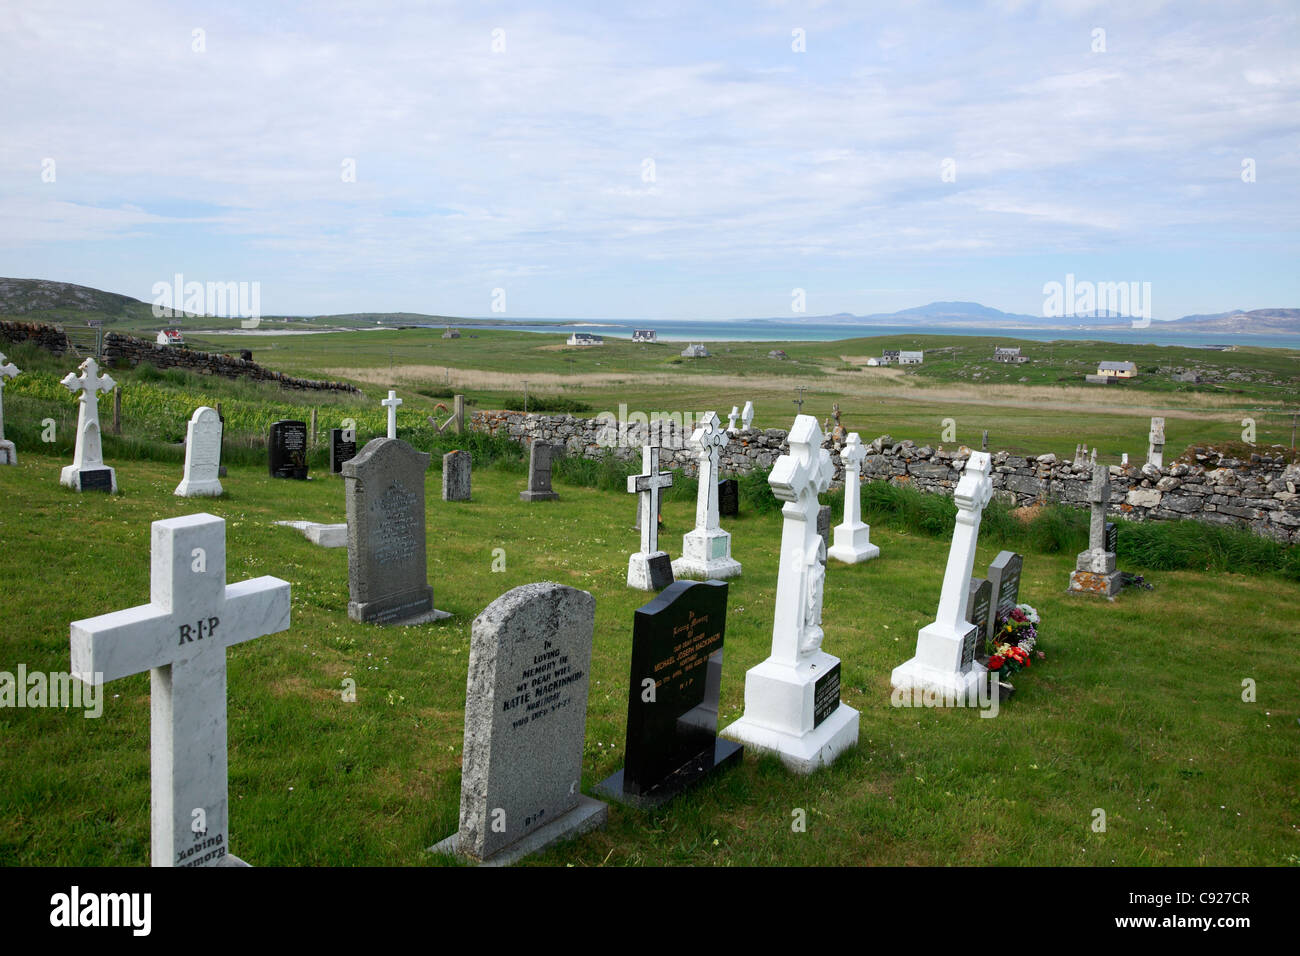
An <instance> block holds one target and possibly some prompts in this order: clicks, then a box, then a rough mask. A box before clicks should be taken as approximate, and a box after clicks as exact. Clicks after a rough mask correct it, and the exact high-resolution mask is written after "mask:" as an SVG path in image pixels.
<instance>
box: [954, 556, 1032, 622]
mask: <svg viewBox="0 0 1300 956" xmlns="http://www.w3.org/2000/svg"><path fill="white" fill-rule="evenodd" d="M1024 563H1025V559H1024V557H1023V556H1021V555H1019V554H1017V553H1016V552H1015V551H999V552H998V556H997V557H996V558H994V559H993V561H992V563H990V564H989V585H990V587H991V595H992V600H991V602H990V605H989V609H988V616H987V617H985V618H981V619H980V620H979V621H977V620H975V619H974V618H967V620H968V621H970V622H971V623H972V624H981V625H983V628H984V637H985V639H986V640H992V639H993V635H994V634H996V633H997V629H998V621H999V620H1000V619H1002V618H1005V617H1006V616H1007V615H1008V614H1010V613H1011V611H1012V610H1013V609H1014V608H1015V606H1016V605H1017V604H1019V603H1020V573H1021V571H1022V570H1023V568H1024Z"/></svg>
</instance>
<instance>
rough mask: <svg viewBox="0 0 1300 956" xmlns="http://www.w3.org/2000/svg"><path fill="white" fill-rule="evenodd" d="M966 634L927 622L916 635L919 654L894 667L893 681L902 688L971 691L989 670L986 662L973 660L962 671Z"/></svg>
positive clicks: (891, 682) (892, 682) (955, 692)
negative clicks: (985, 664)
mask: <svg viewBox="0 0 1300 956" xmlns="http://www.w3.org/2000/svg"><path fill="white" fill-rule="evenodd" d="M964 623H965V622H963V624H964ZM965 637H966V631H964V630H961V629H955V628H951V627H948V626H947V625H944V624H940V623H939V622H938V621H935V622H934V623H933V624H927V625H926V626H925V627H923V628H921V630H920V631H919V632H918V633H917V635H916V656H915V657H913V658H912V659H911V660H910V661H907V662H906V663H903V664H899V665H898V666H897V667H895V668H894V671H893V673H892V674H890V676H889V682H890V684H891V685H892V686H894V687H902V688H907V687H920V688H923V689H924V688H927V687H929V688H933V689H934V690H936V691H939V692H943V693H950V694H967V693H969V692H971V691H972V690H974V688H975V686H976V685H977V684H978V683H979V682H980V680H982V679H983V675H984V674H985V673H986V672H987V669H986V668H985V667H984V665H983V664H979V663H971V664H969V665H968V667H967V669H966V670H962V666H961V657H962V641H963V640H965ZM978 640H979V638H978V637H977V638H976V641H977V642H978ZM977 647H978V643H977ZM967 699H969V698H967Z"/></svg>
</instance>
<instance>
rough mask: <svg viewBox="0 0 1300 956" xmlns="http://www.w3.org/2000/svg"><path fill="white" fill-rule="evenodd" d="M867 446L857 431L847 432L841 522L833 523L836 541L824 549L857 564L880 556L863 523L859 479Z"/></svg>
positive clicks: (842, 559) (834, 555)
mask: <svg viewBox="0 0 1300 956" xmlns="http://www.w3.org/2000/svg"><path fill="white" fill-rule="evenodd" d="M866 457H867V448H866V446H865V445H863V444H862V438H861V437H860V436H859V435H858V433H857V432H849V437H848V440H847V441H846V442H845V443H844V447H843V448H841V449H840V461H842V462H843V463H844V523H843V524H840V525H837V526H836V527H835V543H834V544H833V545H831V547H829V548H827V549H826V555H827V557H831V558H834V559H835V560H836V561H843V562H844V563H845V564H858V563H859V562H861V561H870V560H871V559H872V558H875V557H879V555H880V547H879V546H878V545H874V544H872V543H871V527H870V525H866V524H863V523H862V498H861V489H860V479H861V476H862V460H863V459H864V458H866Z"/></svg>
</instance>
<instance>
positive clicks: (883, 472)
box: [469, 411, 1300, 544]
mask: <svg viewBox="0 0 1300 956" xmlns="http://www.w3.org/2000/svg"><path fill="white" fill-rule="evenodd" d="M724 423H725V419H724ZM469 428H470V430H471V431H477V432H485V433H488V434H492V435H503V436H505V437H507V438H509V439H511V440H512V441H515V442H519V443H521V444H526V443H527V442H528V441H531V440H533V439H538V438H540V439H542V440H543V441H548V442H551V443H553V444H557V445H562V446H564V448H565V449H566V453H567V454H569V455H580V456H582V457H584V458H592V459H599V458H601V457H603V456H604V454H605V452H606V450H607V445H610V444H613V445H614V447H613V452H614V455H615V456H616V457H617V458H620V459H624V460H633V459H636V460H639V456H640V452H641V448H640V446H641V444H643V443H644V441H645V434H646V427H645V426H644V425H630V426H628V427H627V429H626V437H625V440H624V441H622V442H619V436H618V428H617V426H613V425H610V424H608V423H606V422H604V421H601V420H598V419H585V418H574V417H573V416H572V415H545V414H528V415H525V414H523V413H522V412H505V411H475V412H474V413H473V414H472V415H471V416H470V422H469ZM688 437H689V435H686V436H683V435H682V429H681V428H680V427H679V426H677V425H676V424H675V423H672V424H670V426H669V427H668V428H666V429H665V435H664V438H663V443H664V446H665V447H664V448H663V451H662V452H661V454H660V462H661V467H662V468H664V469H665V470H669V469H674V468H680V469H682V471H683V473H685V474H687V475H694V474H695V472H696V459H695V455H694V454H693V452H692V451H691V450H690V449H689V448H688V447H687V442H686V441H685V439H686V438H688ZM785 439H786V432H785V430H783V429H780V428H768V429H750V430H748V431H737V432H734V433H732V435H731V440H730V441H729V442H728V443H727V445H726V447H725V448H723V449H722V453H721V456H720V462H719V469H720V471H721V472H722V474H724V475H737V474H744V473H747V472H749V471H751V470H753V469H754V468H756V467H757V468H770V467H772V465H773V463H775V461H776V459H777V458H778V457H779V456H781V455H783V454H785V453H786V451H787V450H788V447H787V445H786V440H785ZM823 447H824V448H826V449H827V450H829V451H830V453H831V461H832V463H833V464H834V466H835V483H836V484H840V483H842V482H843V480H844V469H843V466H842V465H841V463H840V457H839V451H838V449H837V448H836V447H835V445H834V443H833V442H832V440H831V439H830V438H829V437H828V438H827V439H826V440H825V441H824V442H823ZM969 455H970V449H969V448H966V447H964V446H963V447H959V448H955V449H952V450H946V449H944V448H943V446H939V447H931V446H929V445H924V446H918V445H916V444H915V443H913V442H911V441H902V442H895V441H894V440H893V439H892V438H891V437H890V436H888V435H882V436H880V437H879V438H876V439H875V440H874V441H872V442H871V443H870V444H869V445H868V446H867V457H866V458H865V459H864V460H863V462H862V477H863V480H874V481H890V482H893V483H894V484H896V485H910V486H912V487H914V488H917V489H919V490H921V491H926V492H931V493H939V494H947V495H951V494H952V492H953V489H954V488H955V487H956V485H957V479H958V478H959V476H960V472H961V469H962V467H964V465H965V463H966V459H967V458H968V457H969ZM992 457H993V487H994V489H995V491H997V492H998V493H1000V494H1001V495H1003V496H1004V497H1006V498H1009V499H1010V500H1011V501H1013V502H1014V503H1015V504H1016V505H1017V506H1028V505H1034V504H1045V503H1048V502H1060V503H1062V504H1066V505H1070V506H1071V507H1076V508H1087V507H1088V500H1087V499H1088V484H1089V481H1090V480H1091V477H1092V466H1091V465H1090V464H1088V463H1087V462H1083V461H1081V462H1079V463H1077V464H1076V463H1075V462H1072V461H1068V460H1058V459H1057V457H1056V456H1055V455H1052V454H1047V455H1038V456H1032V455H1031V456H1028V457H1021V456H1017V455H1012V454H1010V453H1008V452H1005V451H1000V452H995V453H994V454H993V456H992ZM1192 457H1193V458H1194V459H1195V461H1194V462H1193V463H1191V464H1188V463H1185V462H1172V463H1170V464H1168V465H1167V466H1166V467H1164V468H1156V467H1155V466H1154V465H1146V466H1143V467H1138V466H1137V465H1133V464H1130V465H1127V466H1120V465H1111V466H1110V480H1111V504H1110V511H1111V512H1112V513H1114V514H1118V515H1121V516H1123V517H1125V518H1129V519H1132V520H1136V521H1148V520H1151V521H1160V520H1169V519H1178V518H1193V519H1196V520H1198V521H1204V522H1207V523H1209V524H1223V525H1237V526H1239V527H1244V528H1249V529H1250V530H1251V531H1253V532H1255V533H1256V534H1259V535H1263V536H1266V537H1269V538H1274V539H1276V540H1278V541H1282V542H1286V543H1291V544H1298V543H1300V493H1298V492H1297V488H1300V465H1289V464H1287V463H1286V460H1285V458H1284V457H1283V456H1282V455H1281V454H1276V455H1273V454H1269V452H1268V449H1267V448H1261V450H1260V451H1259V452H1258V453H1256V454H1252V455H1251V456H1250V459H1249V460H1241V459H1236V458H1229V457H1227V456H1224V455H1220V454H1219V453H1218V452H1216V451H1214V450H1213V449H1209V448H1205V449H1201V448H1198V449H1196V450H1195V452H1194V454H1193V455H1192Z"/></svg>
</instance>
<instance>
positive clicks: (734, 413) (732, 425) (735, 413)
mask: <svg viewBox="0 0 1300 956" xmlns="http://www.w3.org/2000/svg"><path fill="white" fill-rule="evenodd" d="M739 417H740V409H739V408H737V407H736V406H735V405H732V406H731V414H729V415H728V416H727V431H728V432H729V433H730V434H733V435H734V434H735V433H736V419H737V418H739Z"/></svg>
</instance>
